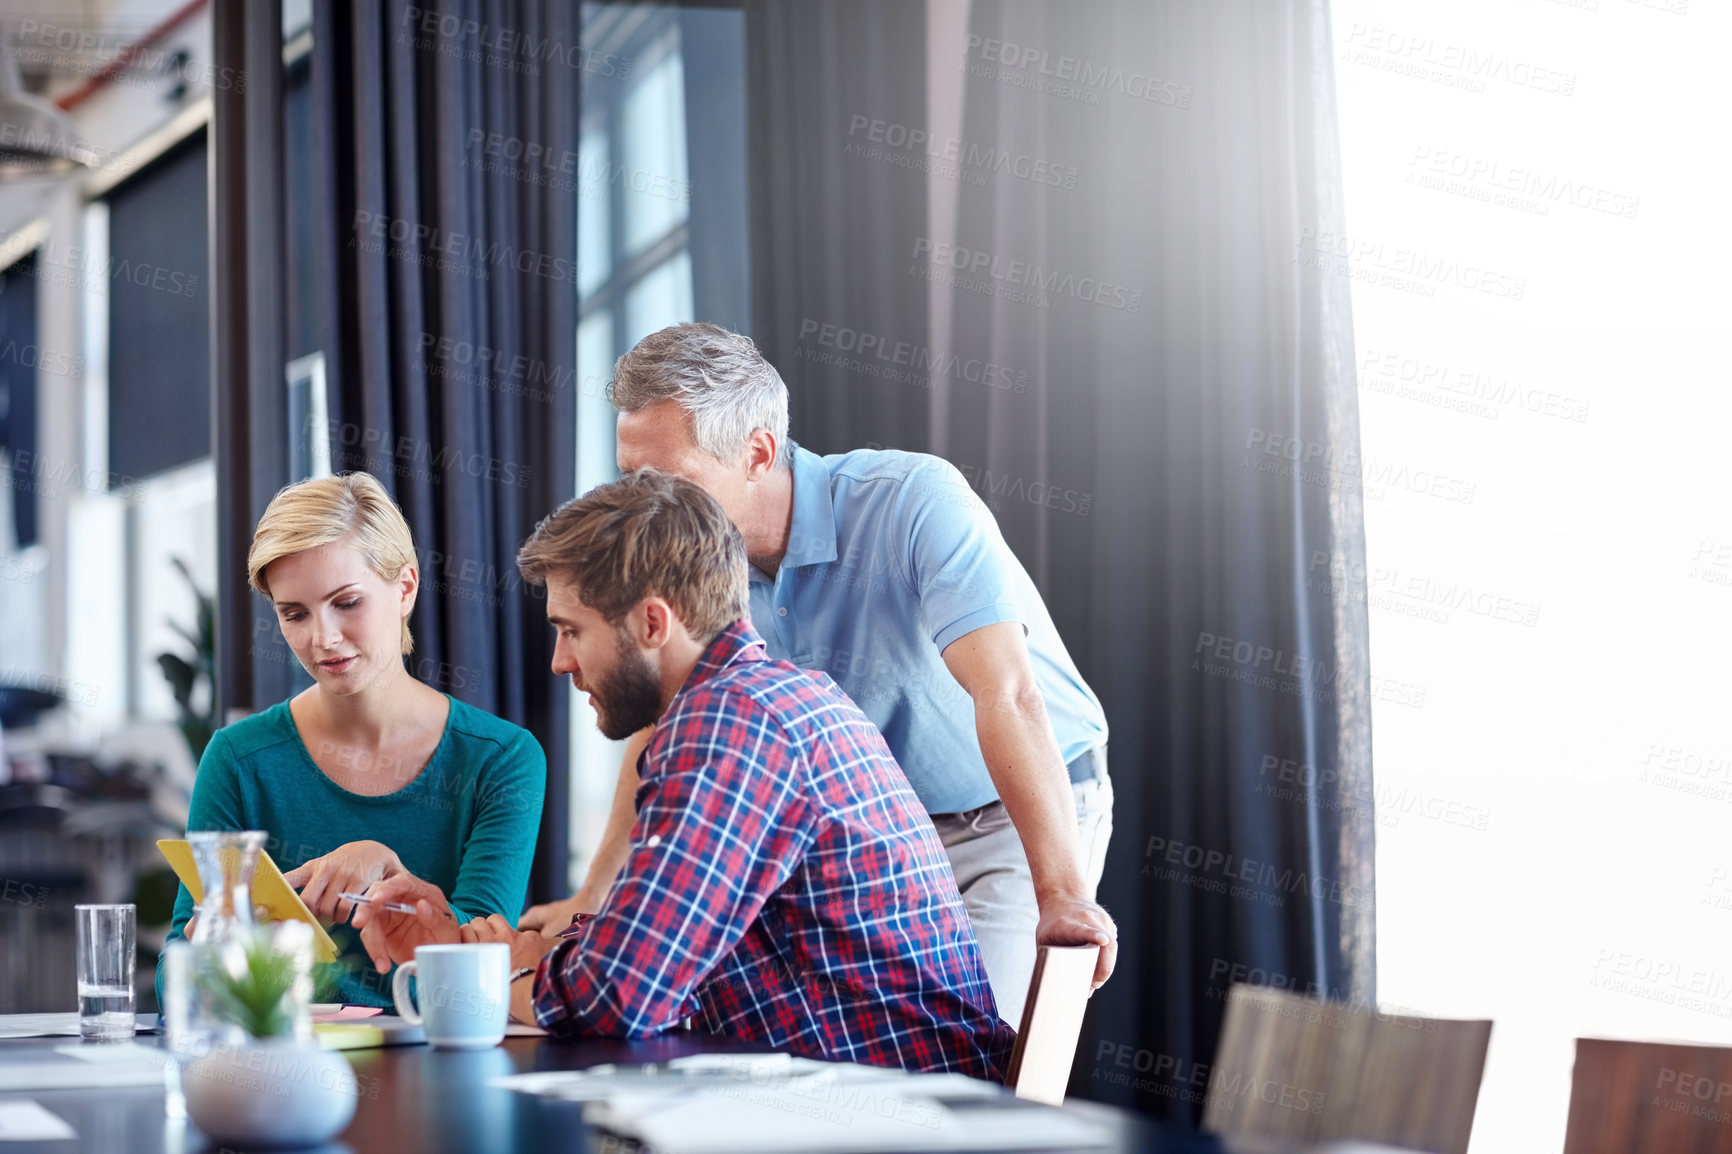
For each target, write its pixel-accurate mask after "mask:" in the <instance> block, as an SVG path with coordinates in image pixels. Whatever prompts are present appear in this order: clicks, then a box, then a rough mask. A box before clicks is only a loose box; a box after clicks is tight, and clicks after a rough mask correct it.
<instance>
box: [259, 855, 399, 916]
mask: <svg viewBox="0 0 1732 1154" xmlns="http://www.w3.org/2000/svg"><path fill="white" fill-rule="evenodd" d="M402 872H403V863H402V862H401V861H399V860H397V855H396V854H395V853H393V852H392V851H391V849H390V847H389V846H384V845H381V844H379V843H378V842H376V841H352V842H349V843H348V844H346V845H340V846H338V847H337V848H336V849H334V850H332V851H331V852H330V853H328V854H326V855H325V856H324V857H316V858H313V859H312V860H311V861H308V862H303V863H302V864H300V865H298V866H296V867H295V868H294V869H292V870H290V871H289V872H287V873H285V874H284V875H283V880H284V881H286V882H288V883H289V884H290V885H291V886H294V887H295V888H296V889H298V890H300V891H301V900H302V901H303V902H305V903H306V905H307V909H309V910H311V911H312V913H313V916H314V917H316V918H318V919H319V920H320V921H322V922H343V921H347V920H348V918H349V915H350V914H351V913H353V912H354V909H355V905H354V903H353V902H346V901H343V900H342V899H340V898H339V897H338V896H337V895H338V894H343V893H350V894H360V893H366V892H367V889H368V887H369V886H371V885H372V884H373V883H374V882H377V881H382V880H384V879H385V878H388V877H392V876H394V875H396V874H400V873H402Z"/></svg>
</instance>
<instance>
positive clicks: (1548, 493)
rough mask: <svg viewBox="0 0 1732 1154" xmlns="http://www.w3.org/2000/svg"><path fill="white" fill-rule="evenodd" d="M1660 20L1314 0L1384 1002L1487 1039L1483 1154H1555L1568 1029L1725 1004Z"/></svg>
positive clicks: (1678, 154)
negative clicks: (1353, 375)
mask: <svg viewBox="0 0 1732 1154" xmlns="http://www.w3.org/2000/svg"><path fill="white" fill-rule="evenodd" d="M1683 11H1684V8H1683V6H1682V5H1677V6H1675V7H1671V6H1665V5H1661V6H1652V5H1648V6H1644V5H1634V4H1607V3H1601V4H1599V5H1597V6H1596V5H1592V4H1589V5H1585V6H1584V5H1580V4H1539V5H1531V6H1525V7H1523V8H1521V9H1520V10H1519V11H1518V10H1517V9H1515V8H1512V7H1505V6H1499V7H1498V8H1497V9H1495V10H1493V9H1491V8H1473V7H1471V6H1462V5H1434V6H1431V7H1429V8H1427V9H1425V10H1423V11H1419V10H1415V11H1414V12H1413V13H1412V14H1409V13H1407V12H1406V11H1405V10H1404V11H1403V12H1401V13H1396V12H1392V11H1390V10H1389V9H1388V6H1386V5H1383V4H1378V3H1373V2H1371V0H1337V2H1336V4H1335V5H1334V8H1333V13H1334V15H1333V21H1334V38H1335V44H1334V47H1335V60H1336V65H1335V67H1336V74H1337V80H1338V89H1339V107H1340V116H1341V142H1342V154H1343V155H1342V172H1343V179H1344V182H1345V193H1346V206H1347V222H1346V229H1345V237H1346V240H1345V242H1344V244H1343V245H1342V246H1341V249H1339V250H1337V251H1345V252H1348V253H1352V254H1358V255H1356V256H1349V258H1348V259H1349V260H1351V261H1355V262H1356V266H1357V267H1354V268H1353V269H1352V273H1353V274H1354V275H1353V276H1352V280H1351V285H1352V296H1353V314H1354V315H1353V321H1354V330H1355V343H1356V346H1357V370H1358V383H1359V399H1360V408H1361V426H1362V440H1363V444H1362V457H1363V460H1364V466H1365V475H1364V493H1365V529H1366V565H1367V572H1366V573H1365V574H1355V575H1352V576H1354V577H1355V578H1358V577H1363V578H1364V581H1365V585H1366V588H1367V594H1368V599H1369V603H1370V604H1369V614H1370V624H1371V666H1372V674H1373V677H1374V678H1376V679H1389V681H1390V682H1393V683H1406V684H1409V685H1415V686H1422V687H1423V688H1424V696H1423V704H1422V706H1421V707H1419V708H1415V707H1413V705H1412V704H1411V703H1410V704H1407V705H1403V704H1398V703H1396V702H1394V701H1392V700H1383V699H1379V698H1378V696H1377V695H1376V694H1375V690H1374V698H1373V702H1372V709H1373V714H1374V716H1373V732H1374V734H1375V738H1374V740H1375V748H1374V772H1375V779H1376V804H1377V818H1378V825H1377V906H1378V909H1377V953H1378V993H1379V996H1380V998H1382V999H1384V1000H1386V1001H1388V1002H1390V1003H1399V1004H1402V1005H1406V1006H1411V1007H1414V1008H1415V1009H1416V1010H1418V1011H1420V1012H1424V1013H1429V1014H1436V1015H1442V1016H1471V1017H1489V1018H1493V1019H1495V1020H1496V1022H1497V1028H1496V1029H1495V1030H1494V1031H1493V1034H1492V1041H1491V1049H1490V1053H1489V1055H1488V1060H1487V1065H1486V1072H1485V1081H1484V1084H1483V1087H1482V1090H1481V1093H1480V1098H1479V1109H1478V1112H1477V1113H1476V1116H1475V1119H1474V1132H1473V1145H1472V1148H1471V1149H1472V1150H1473V1152H1474V1154H1497V1152H1501V1151H1506V1150H1545V1149H1551V1150H1556V1149H1558V1148H1559V1147H1560V1145H1561V1142H1562V1136H1563V1133H1564V1124H1565V1118H1566V1106H1567V1102H1568V1099H1569V1093H1570V1071H1571V1063H1572V1060H1573V1049H1572V1046H1573V1040H1574V1039H1575V1038H1577V1037H1582V1036H1604V1037H1621V1038H1649V1039H1655V1038H1674V1039H1679V1040H1694V1041H1705V1042H1708V1043H1710V1044H1720V1042H1721V1041H1722V1040H1723V1039H1724V1038H1725V1036H1726V1031H1727V1027H1728V1023H1729V1022H1732V963H1728V961H1727V957H1726V941H1727V936H1728V933H1729V932H1732V849H1729V848H1728V843H1727V838H1726V826H1727V820H1728V818H1729V817H1732V748H1729V746H1728V741H1727V729H1726V724H1725V722H1726V716H1727V704H1726V697H1727V689H1728V685H1729V682H1728V678H1727V673H1726V656H1725V638H1726V637H1727V635H1728V623H1729V622H1732V521H1729V520H1728V518H1727V512H1726V491H1727V486H1726V476H1725V450H1724V447H1723V444H1722V442H1723V441H1724V433H1725V430H1726V428H1727V427H1728V424H1729V422H1732V395H1729V394H1728V393H1727V391H1726V389H1725V388H1724V386H1723V380H1724V370H1722V369H1719V368H1717V367H1715V366H1718V365H1720V364H1722V363H1723V360H1724V353H1723V351H1722V350H1723V345H1724V328H1725V320H1724V318H1725V316H1726V315H1727V313H1728V311H1732V292H1729V291H1728V288H1727V282H1726V278H1725V276H1724V270H1723V262H1722V261H1721V260H1720V259H1719V258H1720V257H1721V255H1722V254H1724V253H1725V252H1726V251H1727V246H1726V235H1727V234H1726V231H1725V224H1724V221H1725V211H1724V207H1723V205H1722V204H1721V203H1720V202H1721V200H1722V199H1723V197H1722V189H1723V188H1724V183H1725V182H1724V162H1723V160H1722V159H1721V158H1720V156H1719V155H1718V153H1717V152H1716V151H1715V150H1712V149H1703V148H1702V146H1701V142H1700V136H1699V133H1700V118H1699V116H1698V115H1696V114H1697V113H1698V112H1699V111H1700V110H1702V109H1708V108H1724V107H1726V106H1727V102H1728V99H1729V97H1732V90H1729V87H1732V86H1729V82H1728V79H1727V74H1726V72H1725V70H1724V69H1721V68H1717V67H1715V64H1716V63H1717V56H1718V53H1719V46H1718V43H1717V41H1716V38H1714V37H1712V36H1706V37H1705V36H1703V35H1702V29H1701V28H1700V27H1698V26H1694V22H1695V21H1696V20H1697V18H1698V14H1697V10H1696V8H1695V7H1694V6H1691V8H1690V9H1689V13H1688V17H1687V18H1683V17H1681V16H1680V15H1679V14H1680V13H1682V12H1683ZM1416 45H1417V46H1422V47H1424V46H1436V50H1435V51H1431V50H1430V48H1428V47H1427V48H1426V49H1425V51H1422V52H1421V53H1420V54H1419V55H1414V54H1413V51H1414V47H1415V46H1416ZM1445 45H1447V46H1449V48H1448V49H1447V50H1446V49H1445V48H1444V46H1445ZM1464 61H1465V62H1466V63H1464ZM1608 85H1611V86H1614V87H1615V89H1616V92H1617V96H1616V97H1615V98H1612V99H1608V98H1607V95H1608V93H1609V91H1610V89H1608V87H1607V86H1608ZM1343 271H1344V272H1345V270H1343ZM1374 685H1375V682H1374ZM1410 700H1411V699H1410Z"/></svg>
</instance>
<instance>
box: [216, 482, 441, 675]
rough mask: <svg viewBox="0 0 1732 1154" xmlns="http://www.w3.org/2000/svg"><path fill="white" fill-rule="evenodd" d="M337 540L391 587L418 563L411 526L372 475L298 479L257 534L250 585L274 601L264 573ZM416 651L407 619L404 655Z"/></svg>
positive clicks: (283, 493) (267, 513) (270, 508)
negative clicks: (283, 559) (356, 551)
mask: <svg viewBox="0 0 1732 1154" xmlns="http://www.w3.org/2000/svg"><path fill="white" fill-rule="evenodd" d="M338 541H347V542H348V543H349V544H351V545H353V546H354V547H355V548H356V549H359V550H360V551H361V555H362V556H363V557H365V558H366V559H367V564H368V565H369V566H370V567H371V568H372V570H373V572H375V573H377V574H378V575H379V576H380V577H382V578H384V579H385V580H386V581H388V582H390V583H391V584H396V582H397V578H398V576H399V575H401V573H402V572H403V566H405V565H413V564H415V541H414V538H412V537H411V536H410V535H409V522H407V521H405V520H404V519H403V512H402V510H400V509H398V508H397V506H396V503H395V502H393V501H392V500H391V497H390V494H388V493H386V492H385V487H384V486H383V485H381V484H379V482H378V481H377V480H375V479H374V478H373V476H372V475H371V474H368V473H343V474H340V475H338V476H335V477H314V478H313V479H312V480H310V481H299V482H296V483H295V484H293V485H286V486H284V487H283V488H282V489H280V490H278V491H277V495H276V496H275V497H272V498H271V503H270V504H269V505H267V506H265V515H264V516H263V517H260V518H259V527H258V528H257V529H255V530H253V547H252V549H250V550H249V551H248V552H247V581H248V582H250V583H251V585H252V587H253V588H254V589H257V590H258V591H259V592H260V593H263V594H264V595H265V596H266V597H269V596H270V595H271V589H270V585H269V584H268V583H267V582H266V581H265V569H266V567H267V566H269V565H270V563H271V562H272V561H275V560H277V559H278V558H280V557H288V556H290V555H292V554H295V553H305V552H306V551H307V550H308V549H317V548H320V547H321V546H324V545H331V544H335V543H336V542H338ZM414 648H415V639H414V638H413V637H411V636H410V635H409V619H408V618H404V619H403V652H404V653H409V652H412V651H413V650H414Z"/></svg>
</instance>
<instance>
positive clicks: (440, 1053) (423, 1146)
mask: <svg viewBox="0 0 1732 1154" xmlns="http://www.w3.org/2000/svg"><path fill="white" fill-rule="evenodd" d="M139 1041H140V1043H141V1044H150V1043H151V1042H152V1039H150V1038H146V1037H140V1038H139ZM66 1042H67V1039H66V1038H30V1039H20V1040H0V1063H14V1062H19V1061H21V1060H24V1061H27V1060H28V1058H27V1056H26V1055H27V1054H28V1052H29V1051H30V1050H31V1049H38V1050H41V1051H44V1052H47V1051H51V1050H52V1049H53V1047H55V1046H57V1045H65V1044H66ZM738 1049H741V1047H738V1046H729V1045H726V1044H719V1043H718V1042H717V1041H716V1040H714V1039H711V1038H706V1037H702V1036H698V1035H691V1034H676V1035H670V1036H667V1037H663V1038H656V1039H652V1040H648V1041H640V1042H619V1041H612V1040H608V1039H588V1040H584V1041H575V1042H564V1041H559V1040H556V1039H552V1038H507V1039H506V1040H505V1042H504V1043H503V1044H501V1045H499V1046H497V1047H495V1048H493V1049H491V1050H482V1051H479V1052H470V1053H465V1052H460V1051H447V1050H434V1049H432V1048H431V1047H428V1046H396V1047H391V1048H388V1049H382V1050H351V1051H348V1052H347V1056H348V1058H349V1060H350V1061H351V1063H352V1064H353V1065H354V1067H355V1076H356V1078H357V1080H358V1081H359V1084H360V1091H361V1094H360V1102H359V1105H358V1108H357V1109H356V1112H355V1118H354V1121H353V1122H351V1123H350V1124H349V1127H348V1129H346V1130H344V1131H343V1133H342V1134H340V1135H339V1136H338V1138H337V1141H336V1142H335V1143H333V1144H331V1145H328V1146H325V1147H321V1148H319V1154H345V1152H350V1151H352V1152H354V1154H373V1152H375V1151H378V1152H380V1154H398V1152H403V1154H445V1152H450V1154H487V1152H491V1151H500V1152H507V1151H510V1152H516V1151H528V1152H531V1154H556V1152H558V1154H563V1152H566V1151H604V1152H605V1151H620V1152H622V1154H623V1152H624V1151H626V1150H630V1149H632V1148H633V1147H632V1146H630V1145H628V1144H626V1143H622V1142H619V1141H618V1140H617V1139H608V1138H605V1137H603V1136H601V1135H591V1134H587V1133H586V1130H585V1127H584V1124H583V1117H582V1113H581V1107H580V1105H579V1104H578V1103H576V1102H563V1101H557V1100H554V1099H549V1098H538V1097H534V1096H532V1095H529V1094H520V1093H516V1092H513V1091H511V1090H503V1089H498V1088H496V1087H492V1086H489V1085H487V1083H488V1082H489V1081H490V1080H491V1079H493V1078H497V1077H500V1076H501V1075H505V1074H517V1073H525V1072H528V1071H539V1070H579V1069H583V1068H584V1067H587V1066H594V1065H598V1064H600V1063H603V1062H661V1061H666V1060H668V1059H669V1058H676V1057H679V1056H681V1055H684V1054H694V1053H702V1052H716V1051H721V1050H738ZM12 1098H30V1099H33V1100H35V1101H37V1102H39V1103H41V1104H42V1106H44V1107H45V1108H47V1109H48V1110H51V1111H53V1112H54V1113H56V1114H58V1115H60V1117H62V1118H64V1119H66V1121H67V1122H68V1123H69V1124H70V1125H71V1126H72V1128H73V1129H74V1130H76V1131H77V1132H78V1140H77V1141H75V1142H72V1141H58V1142H42V1143H28V1142H8V1143H5V1144H4V1145H0V1154H24V1152H26V1151H31V1152H35V1151H40V1152H41V1154H77V1152H83V1151H90V1152H92V1154H205V1152H209V1154H215V1152H216V1151H218V1150H219V1149H220V1148H219V1147H217V1146H216V1145H214V1144H212V1143H208V1142H206V1141H205V1139H204V1137H203V1136H202V1135H201V1134H200V1133H199V1132H198V1130H197V1128H196V1127H194V1126H192V1125H191V1124H190V1123H188V1122H184V1121H179V1120H174V1119H170V1118H167V1117H166V1116H165V1111H164V1109H163V1101H164V1093H163V1091H162V1090H160V1089H155V1088H151V1087H138V1088H131V1089H104V1090H21V1091H10V1092H9V1091H5V1090H4V1089H0V1099H12ZM1066 1108H1067V1109H1071V1108H1075V1109H1078V1110H1082V1111H1086V1112H1087V1113H1088V1114H1089V1116H1090V1117H1095V1118H1099V1119H1101V1120H1103V1121H1105V1122H1107V1124H1108V1125H1110V1126H1111V1127H1113V1129H1114V1131H1115V1136H1116V1143H1115V1145H1114V1147H1113V1148H1112V1149H1113V1150H1114V1151H1115V1152H1116V1154H1128V1152H1131V1151H1149V1152H1151V1154H1240V1152H1244V1154H1250V1152H1251V1151H1256V1152H1257V1154H1264V1152H1267V1154H1348V1152H1349V1151H1351V1152H1353V1154H1360V1152H1362V1151H1363V1152H1367V1154H1368V1152H1369V1151H1371V1150H1373V1149H1374V1148H1372V1147H1366V1146H1345V1145H1340V1146H1312V1147H1302V1148H1301V1147H1283V1146H1261V1145H1256V1146H1247V1145H1234V1144H1227V1143H1223V1142H1221V1141H1220V1140H1218V1139H1215V1138H1212V1137H1208V1136H1206V1135H1198V1134H1193V1133H1189V1132H1185V1131H1181V1130H1179V1129H1176V1128H1173V1127H1169V1126H1164V1125H1162V1124H1160V1123H1157V1122H1154V1121H1152V1120H1150V1119H1147V1118H1143V1117H1141V1116H1139V1115H1135V1114H1131V1113H1128V1112H1126V1111H1123V1110H1117V1109H1114V1108H1111V1107H1106V1106H1101V1105H1099V1104H1097V1103H1076V1104H1075V1105H1074V1107H1066ZM1379 1149H1380V1148H1379Z"/></svg>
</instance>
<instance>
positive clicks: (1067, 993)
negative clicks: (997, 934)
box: [1004, 946, 1101, 1106]
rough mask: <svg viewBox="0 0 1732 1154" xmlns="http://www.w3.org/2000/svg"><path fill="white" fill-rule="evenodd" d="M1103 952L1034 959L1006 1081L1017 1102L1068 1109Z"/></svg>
mask: <svg viewBox="0 0 1732 1154" xmlns="http://www.w3.org/2000/svg"><path fill="white" fill-rule="evenodd" d="M1100 952H1101V948H1100V947H1099V946H1041V947H1040V951H1039V953H1038V954H1036V956H1035V960H1034V976H1033V977H1032V978H1030V979H1029V983H1028V1001H1026V1002H1024V1003H1023V1006H1022V1026H1021V1028H1020V1029H1018V1030H1017V1032H1016V1048H1015V1049H1014V1050H1012V1051H1011V1055H1010V1073H1009V1074H1008V1075H1006V1077H1005V1079H1004V1084H1005V1085H1006V1086H1008V1087H1010V1088H1011V1089H1012V1090H1015V1091H1016V1096H1017V1097H1018V1098H1027V1099H1029V1100H1030V1101H1034V1102H1045V1103H1047V1104H1048V1105H1051V1106H1062V1105H1064V1091H1065V1087H1066V1086H1067V1085H1068V1084H1069V1083H1070V1068H1071V1063H1072V1062H1074V1061H1075V1060H1076V1043H1077V1038H1078V1037H1080V1036H1081V1034H1082V1024H1083V1011H1084V1010H1086V1009H1088V1003H1089V993H1090V992H1091V989H1092V987H1093V986H1094V976H1095V962H1096V961H1097V959H1099V957H1100Z"/></svg>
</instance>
